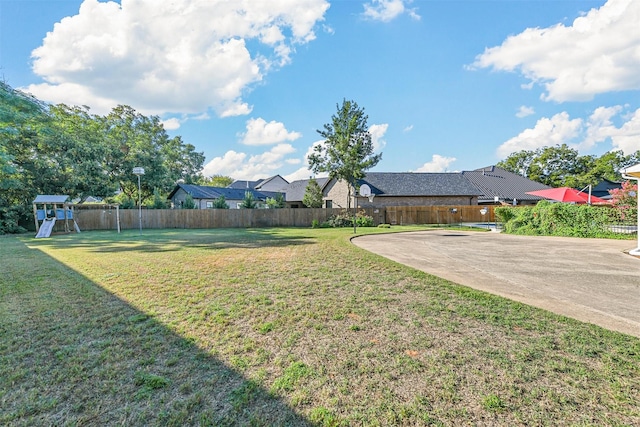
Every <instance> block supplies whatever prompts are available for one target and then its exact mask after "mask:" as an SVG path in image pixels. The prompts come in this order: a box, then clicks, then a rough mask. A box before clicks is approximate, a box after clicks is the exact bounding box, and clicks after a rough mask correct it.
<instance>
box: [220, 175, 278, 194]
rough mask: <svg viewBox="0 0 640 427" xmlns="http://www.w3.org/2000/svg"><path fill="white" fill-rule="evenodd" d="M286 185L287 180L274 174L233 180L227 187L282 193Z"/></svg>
mask: <svg viewBox="0 0 640 427" xmlns="http://www.w3.org/2000/svg"><path fill="white" fill-rule="evenodd" d="M288 185H289V181H287V180H286V179H284V178H283V177H281V176H280V175H274V176H272V177H269V178H265V179H259V180H257V181H244V180H236V181H233V182H232V183H231V185H229V187H228V188H235V189H238V190H242V189H244V190H258V191H268V192H269V191H270V192H276V193H284V192H285V191H286V188H287V186H288Z"/></svg>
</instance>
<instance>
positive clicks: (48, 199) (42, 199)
mask: <svg viewBox="0 0 640 427" xmlns="http://www.w3.org/2000/svg"><path fill="white" fill-rule="evenodd" d="M67 200H69V196H57V195H47V194H39V195H37V196H36V199H35V200H34V201H33V203H65V202H66V201H67Z"/></svg>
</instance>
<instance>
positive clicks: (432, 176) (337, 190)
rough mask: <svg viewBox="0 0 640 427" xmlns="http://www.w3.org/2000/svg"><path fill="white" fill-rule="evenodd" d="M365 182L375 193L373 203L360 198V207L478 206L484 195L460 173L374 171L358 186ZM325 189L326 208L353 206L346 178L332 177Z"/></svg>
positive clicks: (358, 203)
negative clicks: (341, 179) (479, 198)
mask: <svg viewBox="0 0 640 427" xmlns="http://www.w3.org/2000/svg"><path fill="white" fill-rule="evenodd" d="M362 184H367V185H368V186H369V187H370V188H371V192H372V193H373V194H374V196H375V197H374V199H373V201H372V202H369V199H368V198H366V197H360V196H358V197H356V202H357V206H359V207H366V208H369V207H374V208H375V207H386V206H442V205H445V206H446V205H477V204H478V196H479V195H480V194H481V193H480V191H478V189H477V188H476V187H474V186H473V185H472V184H471V183H470V182H469V180H467V179H466V178H464V177H463V176H462V174H460V173H413V172H401V173H396V172H372V173H368V174H367V175H366V176H365V177H364V178H363V179H361V180H358V182H357V185H358V186H361V185H362ZM322 190H323V194H324V206H325V207H327V208H332V207H333V208H347V207H351V206H353V203H354V200H353V197H351V198H350V197H349V192H348V186H347V183H346V182H345V181H338V180H336V179H331V180H328V181H327V182H326V183H325V184H324V186H323V187H322Z"/></svg>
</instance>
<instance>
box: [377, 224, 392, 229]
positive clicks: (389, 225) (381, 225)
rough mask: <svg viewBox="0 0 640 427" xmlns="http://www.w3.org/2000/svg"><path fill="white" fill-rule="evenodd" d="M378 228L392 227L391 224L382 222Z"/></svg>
mask: <svg viewBox="0 0 640 427" xmlns="http://www.w3.org/2000/svg"><path fill="white" fill-rule="evenodd" d="M378 228H391V224H380V225H378Z"/></svg>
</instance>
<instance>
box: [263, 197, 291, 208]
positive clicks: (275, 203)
mask: <svg viewBox="0 0 640 427" xmlns="http://www.w3.org/2000/svg"><path fill="white" fill-rule="evenodd" d="M265 203H266V204H267V207H268V208H269V209H282V208H284V207H285V205H286V201H285V198H284V194H282V193H278V195H277V196H276V197H267V200H266V202H265Z"/></svg>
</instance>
